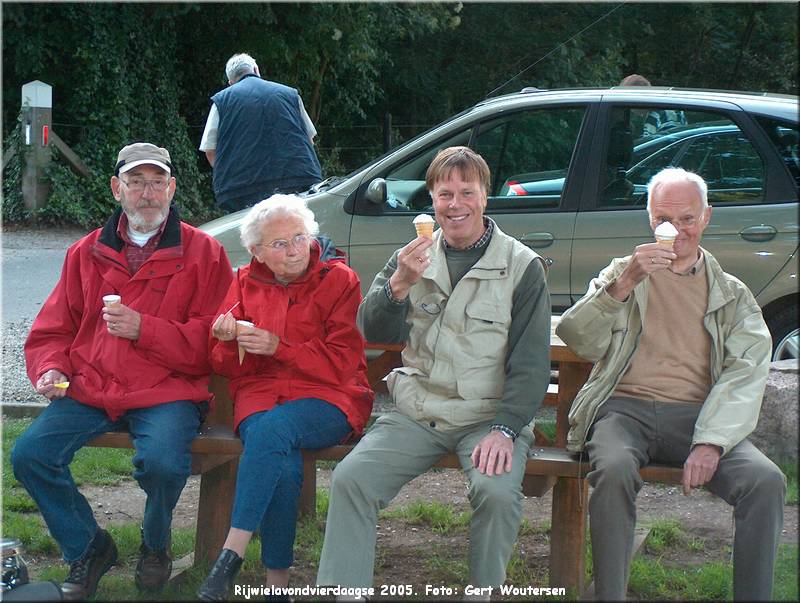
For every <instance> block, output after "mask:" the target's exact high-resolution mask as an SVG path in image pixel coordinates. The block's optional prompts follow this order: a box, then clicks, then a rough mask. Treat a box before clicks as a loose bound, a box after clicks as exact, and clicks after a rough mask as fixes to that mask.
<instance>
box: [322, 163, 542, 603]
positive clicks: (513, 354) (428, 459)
mask: <svg viewBox="0 0 800 603" xmlns="http://www.w3.org/2000/svg"><path fill="white" fill-rule="evenodd" d="M426 184H427V187H428V190H429V191H430V193H431V196H432V198H433V208H434V212H435V217H436V222H438V224H439V226H440V229H439V230H438V231H437V232H436V233H434V235H433V238H432V240H431V239H429V238H427V237H425V236H418V237H417V238H416V239H414V240H413V241H411V242H410V243H409V244H408V245H406V246H405V247H403V248H402V249H400V250H398V251H396V252H395V253H394V255H392V257H391V258H390V259H389V261H388V263H387V264H386V266H385V268H384V269H383V270H382V271H381V272H380V273H379V274H378V275H377V276H376V277H375V280H374V281H373V282H372V285H371V287H370V290H369V292H368V293H367V295H366V297H365V298H364V301H363V302H362V303H361V307H360V308H359V312H358V320H359V327H360V328H361V330H362V332H363V333H364V335H365V337H366V339H367V340H368V341H375V342H396V343H405V344H406V347H405V349H404V351H403V366H402V367H401V368H399V369H395V370H394V371H392V373H391V374H390V375H389V377H388V379H387V384H388V386H389V391H390V393H391V395H392V398H393V399H394V402H395V403H396V405H397V410H396V411H394V412H390V413H388V414H385V415H383V416H381V417H380V418H379V419H378V420H377V421H376V422H375V425H374V426H373V427H372V428H371V429H370V430H369V432H368V433H367V434H366V435H365V436H364V438H363V439H362V440H361V442H360V443H359V444H358V445H357V446H356V448H355V449H354V450H353V452H351V453H350V454H349V455H348V456H347V458H345V459H344V461H342V462H341V463H339V465H338V466H337V468H336V470H335V471H334V473H333V479H332V484H331V497H330V507H329V510H328V521H327V527H326V530H325V543H324V546H323V550H322V558H321V560H320V567H319V573H318V576H317V582H318V584H320V585H340V586H343V587H360V588H365V587H370V586H372V580H373V565H374V560H375V539H376V529H375V525H376V524H377V521H378V511H379V510H380V509H381V508H384V507H385V506H386V505H388V504H389V502H390V501H391V500H392V498H394V496H395V495H396V494H397V492H398V491H399V490H400V488H401V487H402V486H403V485H404V484H405V483H407V482H408V481H410V480H411V479H413V478H414V477H416V476H417V475H420V474H421V473H424V472H425V471H427V470H428V469H429V468H431V467H432V466H433V465H434V464H435V463H436V462H437V460H438V459H439V458H440V457H441V456H442V455H443V454H446V453H456V454H457V455H458V456H459V459H460V461H461V466H462V468H463V470H464V472H465V474H466V475H467V478H468V479H469V500H470V503H471V505H472V508H473V515H472V521H471V525H470V535H469V542H470V553H469V576H470V584H471V585H472V586H474V587H496V586H499V585H500V584H502V583H503V582H504V580H505V575H506V565H507V563H508V560H509V558H510V556H511V551H512V547H513V545H514V542H515V540H516V537H517V531H518V529H519V524H520V519H521V513H522V489H521V483H522V478H523V475H524V471H525V461H526V459H527V456H528V449H529V447H530V445H531V443H532V442H533V434H532V431H531V429H530V426H529V424H530V423H531V421H532V419H533V415H534V413H535V412H536V410H537V409H538V408H539V405H540V404H541V401H542V399H543V397H544V394H545V392H546V390H547V384H548V382H549V374H550V360H549V350H550V295H549V293H548V290H547V284H546V282H545V270H544V264H543V262H542V260H541V258H540V257H539V256H537V255H536V254H535V253H534V252H532V251H531V250H530V249H528V248H527V247H525V246H524V245H522V244H521V243H520V242H519V241H517V240H515V239H514V238H512V237H510V236H508V235H506V234H505V233H503V232H502V231H501V230H500V229H499V228H498V227H497V225H496V224H495V223H494V222H493V221H492V220H491V219H489V218H487V217H485V216H484V210H485V209H486V203H487V195H488V192H489V167H488V166H487V165H486V162H485V161H484V160H483V158H482V157H481V156H480V155H478V154H477V153H475V152H474V151H472V150H471V149H468V148H466V147H451V148H447V149H444V150H442V151H440V152H439V153H438V154H437V156H436V157H435V158H434V160H433V162H432V163H431V165H430V167H429V168H428V173H427V176H426ZM410 226H411V225H410V224H409V227H410ZM489 592H490V589H489V588H485V590H484V591H483V594H484V595H485V594H488V593H489Z"/></svg>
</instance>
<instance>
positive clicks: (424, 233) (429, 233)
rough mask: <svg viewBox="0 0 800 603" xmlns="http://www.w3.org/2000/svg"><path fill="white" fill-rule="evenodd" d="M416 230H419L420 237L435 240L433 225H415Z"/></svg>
mask: <svg viewBox="0 0 800 603" xmlns="http://www.w3.org/2000/svg"><path fill="white" fill-rule="evenodd" d="M414 228H416V229H417V236H418V237H428V238H429V239H432V238H433V224H432V223H428V224H414Z"/></svg>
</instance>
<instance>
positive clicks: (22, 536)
mask: <svg viewBox="0 0 800 603" xmlns="http://www.w3.org/2000/svg"><path fill="white" fill-rule="evenodd" d="M4 504H5V501H4ZM3 536H4V537H5V538H13V539H15V540H19V541H20V542H21V543H22V544H23V546H24V548H25V552H26V553H29V554H34V555H36V554H41V555H57V554H59V550H58V545H57V544H56V541H55V540H53V539H52V538H51V537H50V533H49V532H48V531H47V528H46V527H45V525H44V521H42V519H41V518H40V517H39V516H38V515H29V514H24V513H17V512H16V511H4V512H3Z"/></svg>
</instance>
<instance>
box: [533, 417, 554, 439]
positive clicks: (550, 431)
mask: <svg viewBox="0 0 800 603" xmlns="http://www.w3.org/2000/svg"><path fill="white" fill-rule="evenodd" d="M536 427H538V428H539V431H541V432H542V433H543V434H544V435H545V436H547V437H548V438H549V439H550V440H552V441H555V439H556V422H555V421H550V420H543V421H536Z"/></svg>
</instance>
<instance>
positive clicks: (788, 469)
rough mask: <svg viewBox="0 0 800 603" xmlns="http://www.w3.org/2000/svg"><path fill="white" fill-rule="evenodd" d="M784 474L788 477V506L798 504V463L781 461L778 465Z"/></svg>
mask: <svg viewBox="0 0 800 603" xmlns="http://www.w3.org/2000/svg"><path fill="white" fill-rule="evenodd" d="M778 467H780V469H781V471H783V474H784V475H785V476H786V504H787V505H796V504H797V462H795V461H788V460H787V461H781V462H779V463H778Z"/></svg>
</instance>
